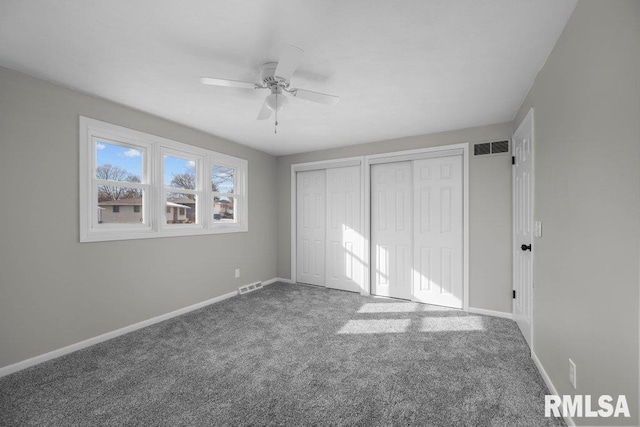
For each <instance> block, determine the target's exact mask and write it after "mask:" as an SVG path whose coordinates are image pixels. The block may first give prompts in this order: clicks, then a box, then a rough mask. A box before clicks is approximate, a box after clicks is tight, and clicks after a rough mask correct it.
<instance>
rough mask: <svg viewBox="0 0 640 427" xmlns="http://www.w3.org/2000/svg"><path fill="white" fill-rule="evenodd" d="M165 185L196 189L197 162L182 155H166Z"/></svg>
mask: <svg viewBox="0 0 640 427" xmlns="http://www.w3.org/2000/svg"><path fill="white" fill-rule="evenodd" d="M164 186H165V187H171V188H186V189H188V190H195V189H196V162H194V161H193V160H188V159H183V158H181V157H173V156H164Z"/></svg>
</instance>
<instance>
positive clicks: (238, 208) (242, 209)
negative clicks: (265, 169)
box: [206, 156, 247, 229]
mask: <svg viewBox="0 0 640 427" xmlns="http://www.w3.org/2000/svg"><path fill="white" fill-rule="evenodd" d="M234 160H235V158H234V157H231V156H221V157H219V158H217V159H211V160H210V161H209V164H208V173H209V181H207V183H206V185H207V189H208V192H209V197H208V206H209V209H211V211H210V213H209V217H210V219H211V225H210V226H211V227H216V228H221V229H226V228H233V227H236V226H237V224H241V223H246V221H247V209H246V199H247V197H246V193H247V187H246V183H245V182H246V176H247V174H246V173H242V170H241V168H240V167H238V163H237V162H236V161H234ZM214 166H223V167H226V168H229V169H233V170H234V171H235V172H234V174H233V193H225V192H221V191H211V190H210V188H211V176H210V175H211V169H212V168H213V167H214ZM216 196H222V197H231V198H233V199H234V204H233V217H234V222H232V223H229V222H215V220H214V218H213V204H214V200H215V197H216Z"/></svg>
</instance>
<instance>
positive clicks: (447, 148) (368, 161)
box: [362, 143, 469, 311]
mask: <svg viewBox="0 0 640 427" xmlns="http://www.w3.org/2000/svg"><path fill="white" fill-rule="evenodd" d="M455 155H461V156H462V175H463V176H462V205H463V207H462V208H463V215H462V217H463V249H462V258H463V285H462V288H463V296H462V299H463V306H462V309H463V310H465V311H468V310H469V144H468V143H462V144H452V145H444V146H438V147H429V148H419V149H415V150H405V151H396V152H392V153H383V154H374V155H370V156H365V157H364V167H363V168H362V169H363V170H364V203H363V206H364V207H365V209H364V212H365V216H364V257H365V258H364V260H365V276H364V280H365V292H362V293H363V294H365V295H369V294H370V293H371V269H370V267H371V209H370V206H371V166H372V165H375V164H381V163H392V162H403V161H410V160H418V159H425V158H432V157H444V156H455ZM412 292H413V290H412Z"/></svg>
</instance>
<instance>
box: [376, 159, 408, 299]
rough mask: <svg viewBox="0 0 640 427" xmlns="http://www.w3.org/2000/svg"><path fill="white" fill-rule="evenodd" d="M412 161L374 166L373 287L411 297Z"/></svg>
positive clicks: (400, 296)
mask: <svg viewBox="0 0 640 427" xmlns="http://www.w3.org/2000/svg"><path fill="white" fill-rule="evenodd" d="M412 179H413V178H412V174H411V162H398V163H386V164H379V165H373V166H372V167H371V267H372V268H371V290H372V293H374V294H376V295H382V296H389V297H395V298H403V299H411V268H412V262H413V259H412V258H413V257H412V254H411V252H412V250H411V249H412V245H411V241H412V232H413V215H412V210H411V205H412V203H411V199H412V197H413V195H412V191H411V188H412Z"/></svg>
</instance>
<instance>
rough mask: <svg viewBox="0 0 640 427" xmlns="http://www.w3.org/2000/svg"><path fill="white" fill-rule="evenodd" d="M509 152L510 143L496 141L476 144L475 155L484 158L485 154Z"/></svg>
mask: <svg viewBox="0 0 640 427" xmlns="http://www.w3.org/2000/svg"><path fill="white" fill-rule="evenodd" d="M508 152H509V141H508V140H507V141H494V142H481V143H479V144H474V146H473V154H474V155H475V156H482V155H485V154H498V153H508Z"/></svg>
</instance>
